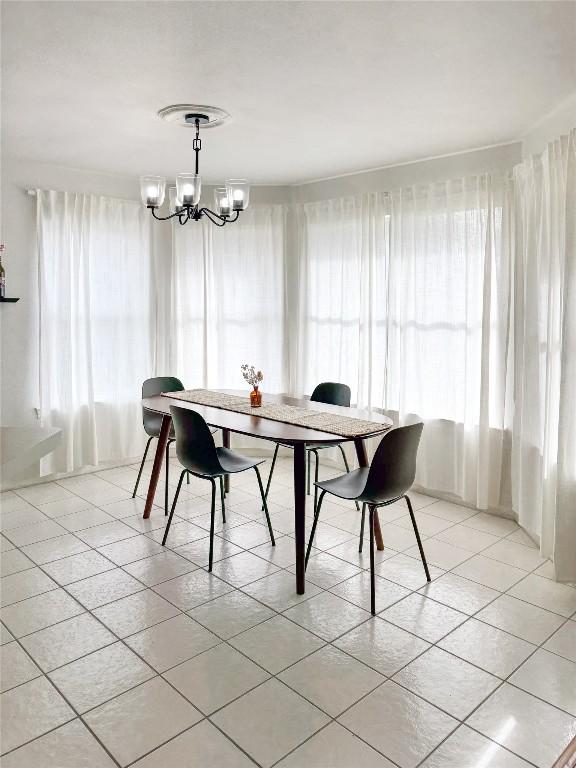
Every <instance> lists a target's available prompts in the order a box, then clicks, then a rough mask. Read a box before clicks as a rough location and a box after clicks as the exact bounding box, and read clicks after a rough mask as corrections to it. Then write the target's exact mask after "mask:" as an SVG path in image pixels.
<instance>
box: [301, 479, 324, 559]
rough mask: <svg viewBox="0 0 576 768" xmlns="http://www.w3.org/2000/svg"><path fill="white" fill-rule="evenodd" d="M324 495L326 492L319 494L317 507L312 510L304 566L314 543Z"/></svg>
mask: <svg viewBox="0 0 576 768" xmlns="http://www.w3.org/2000/svg"><path fill="white" fill-rule="evenodd" d="M325 495H326V491H322V493H321V494H320V498H319V499H318V506H317V507H316V509H315V510H314V522H313V523H312V530H311V531H310V538H309V539H308V546H307V547H306V558H305V559H304V565H305V566H306V565H308V560H309V558H310V550H311V549H312V542H313V541H314V534H315V533H316V525H317V523H318V518H319V517H320V509H321V508H322V502H323V501H324V496H325Z"/></svg>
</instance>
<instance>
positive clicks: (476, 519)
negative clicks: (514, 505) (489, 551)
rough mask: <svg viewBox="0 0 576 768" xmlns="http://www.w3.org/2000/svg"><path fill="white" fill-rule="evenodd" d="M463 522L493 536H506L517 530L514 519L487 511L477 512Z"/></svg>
mask: <svg viewBox="0 0 576 768" xmlns="http://www.w3.org/2000/svg"><path fill="white" fill-rule="evenodd" d="M464 524H465V525H467V526H469V527H470V528H476V530H478V531H484V532H485V533H492V534H493V535H494V536H507V535H508V534H509V533H513V532H514V531H516V530H518V524H517V523H515V522H514V520H508V519H506V518H504V517H498V515H491V514H490V513H488V512H478V514H475V515H474V516H473V517H469V518H467V520H466V522H465V523H464Z"/></svg>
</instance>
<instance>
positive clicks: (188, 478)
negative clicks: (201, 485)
mask: <svg viewBox="0 0 576 768" xmlns="http://www.w3.org/2000/svg"><path fill="white" fill-rule="evenodd" d="M186 485H190V472H186Z"/></svg>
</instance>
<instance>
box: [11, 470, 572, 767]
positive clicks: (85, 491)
mask: <svg viewBox="0 0 576 768" xmlns="http://www.w3.org/2000/svg"><path fill="white" fill-rule="evenodd" d="M136 469H137V468H136V467H134V466H133V467H123V468H118V469H112V470H107V471H104V472H97V473H95V474H92V475H83V476H80V477H73V478H68V479H65V480H62V481H60V482H57V483H48V484H44V485H38V486H34V487H31V488H23V489H20V490H17V491H10V492H7V493H4V494H2V497H1V523H2V539H1V543H2V556H1V566H2V592H1V599H2V602H1V606H2V607H1V608H0V619H1V622H2V624H1V629H2V644H3V648H2V668H1V683H2V688H1V689H2V702H1V709H2V721H3V722H2V732H3V739H2V751H3V753H4V757H3V759H2V765H3V766H4V768H29V767H31V766H40V765H41V766H42V768H81V767H82V766H86V767H87V768H88V767H89V768H111V767H112V766H122V767H124V766H129V765H130V766H137V768H166V766H169V768H185V766H190V765H192V764H193V765H197V766H202V768H244V767H248V766H251V765H252V766H253V765H260V766H264V767H265V768H268V767H269V766H273V765H274V766H275V765H277V766H279V768H351V767H352V766H354V767H356V766H358V767H360V768H392V767H393V766H400V768H416V767H417V766H422V768H527V767H528V766H537V767H538V768H549V767H550V765H551V764H552V762H553V761H554V759H555V758H556V757H557V756H558V755H559V754H560V752H561V751H562V750H563V749H564V747H565V746H566V744H567V743H568V742H569V741H570V740H571V739H572V738H573V737H574V736H575V735H576V588H575V587H573V586H568V585H562V584H557V583H555V582H554V581H552V580H550V578H549V576H550V567H549V564H548V563H546V562H545V561H544V560H542V558H540V556H539V554H538V551H537V549H536V548H534V547H533V546H532V544H531V541H530V539H529V538H528V537H527V536H526V534H525V533H524V532H523V531H522V530H521V529H519V528H518V526H516V524H515V523H513V522H511V521H509V520H503V519H499V518H496V517H492V516H490V515H487V514H485V513H475V512H474V510H471V509H468V508H466V507H462V506H458V505H455V504H449V503H447V502H445V501H437V500H435V499H433V498H430V497H427V496H423V495H421V494H417V493H414V494H412V499H413V503H414V506H415V508H416V509H417V517H418V522H419V525H420V529H421V533H422V536H423V539H424V547H425V549H426V552H427V554H428V559H429V563H430V568H431V573H432V577H433V581H432V583H431V584H429V585H426V582H425V579H424V576H423V570H422V566H421V563H420V561H419V559H418V551H417V549H416V547H415V542H414V538H413V533H412V531H411V527H410V520H409V518H408V517H407V515H406V509H405V507H404V506H403V505H402V504H395V505H392V506H390V507H388V508H387V509H385V510H382V514H381V521H382V527H383V531H384V537H385V541H386V544H387V548H386V550H385V551H384V552H381V553H377V572H378V578H377V609H378V611H379V614H378V616H377V617H375V618H372V617H371V616H370V614H369V613H368V610H367V609H368V605H369V599H368V595H369V578H368V571H367V568H368V560H367V557H366V553H365V554H363V555H359V554H358V551H357V548H358V547H357V544H358V542H357V535H358V531H359V516H358V513H357V512H356V510H355V509H354V508H353V506H352V505H351V504H343V503H339V502H338V501H336V500H330V501H327V502H326V503H325V505H324V508H323V514H322V522H321V523H320V525H319V526H318V537H317V540H316V542H315V549H314V550H313V556H312V558H311V560H310V564H309V568H308V574H307V577H308V581H307V590H306V595H304V596H298V595H296V593H295V585H294V560H293V558H294V541H293V538H292V535H293V531H294V525H293V516H292V512H291V504H292V499H291V493H292V490H291V482H292V480H291V463H290V460H289V459H282V460H280V462H279V464H278V465H277V469H276V472H275V476H274V482H273V485H272V492H271V495H270V508H271V512H272V524H273V526H274V529H275V531H276V536H277V546H276V548H274V549H273V548H272V547H271V546H270V544H269V541H268V534H267V531H266V528H265V527H264V526H263V525H262V523H263V520H262V516H261V512H260V504H259V501H258V497H257V493H258V489H257V485H256V482H255V478H254V477H250V476H248V475H244V476H242V477H238V478H235V479H234V481H233V488H232V491H231V493H230V496H229V498H228V522H227V524H226V525H225V526H223V525H222V524H221V523H220V522H219V524H218V526H217V539H216V545H215V558H216V563H215V565H214V571H213V574H212V575H209V574H208V573H207V572H206V565H207V559H208V528H209V514H208V512H209V503H208V498H207V493H208V492H209V490H210V489H209V486H208V487H206V486H207V484H205V483H203V482H202V481H200V480H198V479H192V481H191V483H190V485H188V486H184V490H183V493H182V496H181V502H180V504H179V507H178V510H177V512H178V515H177V518H176V519H175V520H174V525H173V527H172V531H171V535H170V539H169V546H168V547H167V548H166V549H163V548H162V546H161V545H160V543H159V541H160V540H161V536H162V530H163V527H164V516H163V510H162V508H161V504H162V498H163V488H162V487H160V488H159V489H158V496H157V501H158V504H159V505H160V506H157V507H156V508H155V509H154V512H153V515H152V517H151V518H150V520H148V521H143V520H142V517H141V515H142V510H143V505H144V501H143V499H144V495H145V489H146V485H147V479H148V476H149V473H150V469H151V464H150V463H148V464H147V465H146V468H145V476H144V478H143V479H144V482H143V485H142V486H141V489H140V490H141V495H140V496H139V497H137V498H136V499H134V500H133V499H132V498H131V489H132V487H133V484H134V481H135V477H136ZM173 469H174V474H173V475H172V477H171V481H170V483H171V486H172V488H171V490H172V491H173V489H174V484H175V480H176V477H177V469H176V466H175V462H174V465H173ZM322 474H323V475H324V476H330V474H334V470H330V469H328V468H327V467H322Z"/></svg>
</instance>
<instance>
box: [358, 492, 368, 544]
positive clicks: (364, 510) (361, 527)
mask: <svg viewBox="0 0 576 768" xmlns="http://www.w3.org/2000/svg"><path fill="white" fill-rule="evenodd" d="M365 517H366V504H362V519H361V521H360V544H359V545H358V552H360V554H362V544H363V543H364V519H365Z"/></svg>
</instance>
